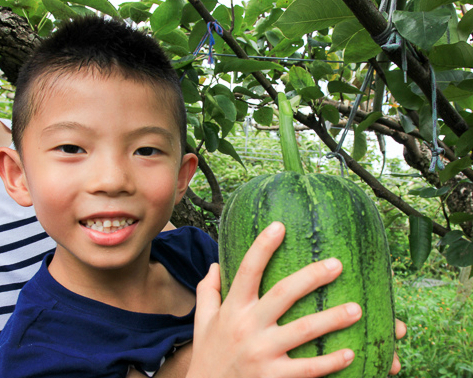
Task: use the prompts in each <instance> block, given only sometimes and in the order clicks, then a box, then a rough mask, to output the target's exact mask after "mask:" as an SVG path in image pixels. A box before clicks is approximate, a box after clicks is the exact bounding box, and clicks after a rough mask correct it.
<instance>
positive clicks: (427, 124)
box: [419, 101, 433, 142]
mask: <svg viewBox="0 0 473 378" xmlns="http://www.w3.org/2000/svg"><path fill="white" fill-rule="evenodd" d="M419 133H420V135H422V137H423V138H424V139H425V140H428V141H429V142H431V141H432V136H433V123H432V108H431V106H430V104H429V103H428V102H427V101H425V102H424V105H423V106H422V107H421V108H420V111H419Z"/></svg>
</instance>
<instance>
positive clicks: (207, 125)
mask: <svg viewBox="0 0 473 378" xmlns="http://www.w3.org/2000/svg"><path fill="white" fill-rule="evenodd" d="M203 129H204V138H205V147H206V148H207V151H209V152H215V151H216V150H217V148H218V144H219V137H218V132H219V127H218V126H217V125H216V124H215V123H212V122H204V124H203Z"/></svg>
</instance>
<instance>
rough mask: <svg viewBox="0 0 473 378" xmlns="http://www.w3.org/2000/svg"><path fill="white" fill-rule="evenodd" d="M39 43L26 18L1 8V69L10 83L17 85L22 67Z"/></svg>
mask: <svg viewBox="0 0 473 378" xmlns="http://www.w3.org/2000/svg"><path fill="white" fill-rule="evenodd" d="M38 42H39V37H38V35H37V34H36V33H35V32H34V31H33V30H31V28H30V26H29V25H28V22H27V21H26V20H25V19H24V18H22V17H20V16H18V15H17V14H16V13H13V12H12V11H11V10H10V9H8V8H4V7H0V69H1V70H2V71H3V74H4V76H5V78H6V79H7V80H8V81H9V82H10V83H12V84H15V83H16V79H17V78H18V71H19V70H20V67H21V65H22V64H23V62H24V61H25V60H26V59H27V58H28V56H29V55H30V54H31V51H32V50H33V49H34V47H35V46H36V44H37V43H38Z"/></svg>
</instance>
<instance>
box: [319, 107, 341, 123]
mask: <svg viewBox="0 0 473 378" xmlns="http://www.w3.org/2000/svg"><path fill="white" fill-rule="evenodd" d="M320 112H321V113H322V117H324V119H325V120H327V121H329V122H330V123H331V124H333V125H336V124H338V122H339V121H340V113H339V111H338V109H337V108H336V107H335V106H333V105H324V106H322V109H320Z"/></svg>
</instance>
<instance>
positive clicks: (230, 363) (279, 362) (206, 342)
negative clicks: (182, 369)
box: [187, 222, 361, 378]
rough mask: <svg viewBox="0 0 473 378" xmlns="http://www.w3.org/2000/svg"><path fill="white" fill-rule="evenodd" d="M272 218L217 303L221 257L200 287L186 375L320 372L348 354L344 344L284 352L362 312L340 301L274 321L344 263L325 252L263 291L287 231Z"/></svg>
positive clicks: (339, 364)
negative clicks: (308, 354) (323, 350)
mask: <svg viewBox="0 0 473 378" xmlns="http://www.w3.org/2000/svg"><path fill="white" fill-rule="evenodd" d="M284 232H285V231H284V226H283V225H282V224H281V223H279V222H275V223H273V224H271V225H270V226H269V227H268V228H266V229H265V230H264V231H263V232H262V233H261V234H260V235H259V236H258V237H257V239H256V240H255V242H254V243H253V245H252V246H251V248H250V249H249V250H248V253H247V254H246V255H245V257H244V259H243V261H242V263H241V266H240V269H239V270H238V273H237V274H236V276H235V279H234V281H233V284H232V287H231V289H230V292H229V294H228V296H227V298H226V299H225V301H224V303H223V304H222V303H221V297H220V278H219V270H218V265H216V264H215V265H213V266H212V267H211V269H210V271H209V273H208V275H207V276H206V278H205V279H204V280H203V281H202V282H201V283H200V284H199V286H198V287H197V308H196V319H195V330H194V351H193V355H192V360H191V365H190V369H189V372H188V374H187V377H189V378H237V377H241V378H252V377H255V378H256V377H272V378H283V377H288V378H294V377H301V378H302V377H323V376H325V375H327V374H330V373H333V372H335V371H338V370H341V369H343V368H345V367H347V366H348V365H350V363H351V362H352V361H353V358H354V353H353V352H352V351H351V350H349V349H344V350H340V351H337V352H333V353H331V354H328V355H325V356H319V357H313V358H298V359H291V358H290V357H288V356H287V354H286V352H287V351H289V350H291V349H293V348H294V347H296V346H298V345H301V344H303V343H305V342H307V341H310V340H313V339H315V338H317V337H319V336H321V335H324V334H326V333H329V332H332V331H335V330H339V329H342V328H346V327H348V326H350V325H352V324H353V323H355V322H356V321H357V320H359V319H360V317H361V308H360V306H359V305H358V304H356V303H349V304H344V305H341V306H337V307H334V308H331V309H329V310H326V311H323V312H319V313H316V314H311V315H308V316H305V317H303V318H301V319H298V320H295V321H293V322H291V323H289V324H286V325H283V326H278V324H277V323H276V321H277V319H278V318H279V317H280V316H281V315H282V314H283V313H285V312H286V310H288V309H289V308H290V307H291V306H292V304H294V302H295V301H297V300H298V299H299V298H301V297H303V296H304V295H306V294H308V293H310V292H311V291H313V290H315V289H317V288H318V287H320V286H323V285H326V284H328V283H329V282H331V281H333V280H334V279H335V278H336V277H337V276H338V275H339V274H340V273H341V271H342V265H341V263H340V262H339V261H338V260H336V259H329V260H325V261H320V262H317V263H314V264H311V265H309V266H307V267H305V268H303V269H301V270H300V271H298V272H296V273H294V274H292V275H291V276H289V277H286V278H284V279H283V280H282V281H280V282H279V283H277V284H276V285H275V286H274V287H273V288H272V289H271V290H270V291H268V292H267V293H266V294H265V295H264V296H263V297H262V298H261V299H259V298H258V288H259V284H260V281H261V277H262V274H263V271H264V269H265V267H266V264H267V263H268V261H269V259H270V257H271V255H272V254H273V252H274V251H275V250H276V249H277V247H278V246H279V245H280V244H281V242H282V240H283V238H284Z"/></svg>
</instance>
